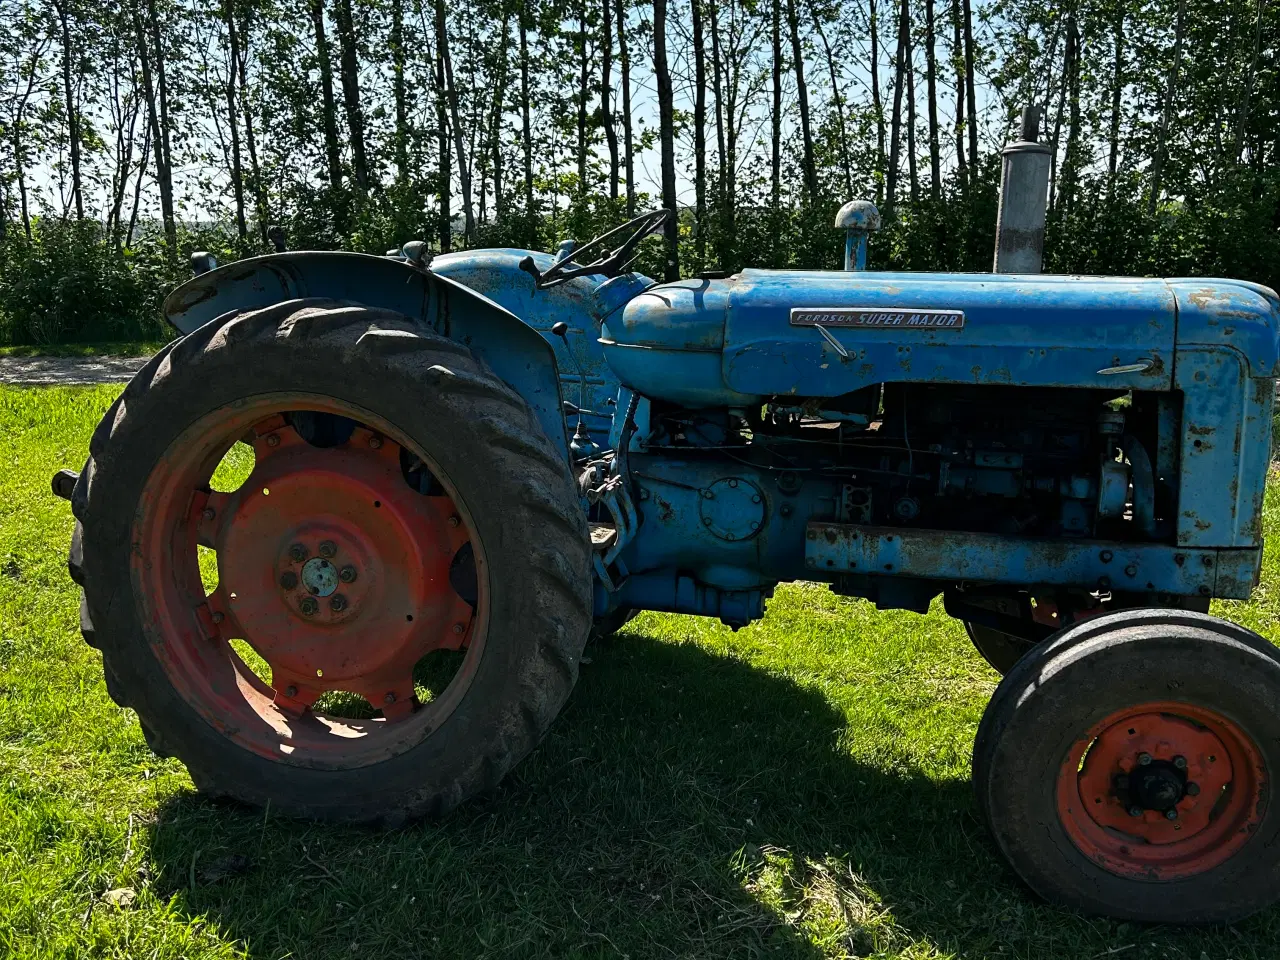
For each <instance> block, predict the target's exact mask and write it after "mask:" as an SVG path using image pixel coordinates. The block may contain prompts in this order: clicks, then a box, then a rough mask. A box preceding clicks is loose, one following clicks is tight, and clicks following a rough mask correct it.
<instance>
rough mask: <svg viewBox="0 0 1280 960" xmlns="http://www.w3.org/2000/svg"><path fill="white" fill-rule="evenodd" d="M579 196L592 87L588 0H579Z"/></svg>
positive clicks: (583, 188) (583, 190) (582, 186)
mask: <svg viewBox="0 0 1280 960" xmlns="http://www.w3.org/2000/svg"><path fill="white" fill-rule="evenodd" d="M578 3H579V7H578V151H577V161H578V196H580V197H585V196H586V195H587V95H588V91H589V90H590V87H589V86H588V83H589V81H590V75H589V73H588V69H589V68H590V66H591V64H590V63H589V62H588V51H587V7H586V0H578Z"/></svg>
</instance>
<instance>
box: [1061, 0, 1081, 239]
mask: <svg viewBox="0 0 1280 960" xmlns="http://www.w3.org/2000/svg"><path fill="white" fill-rule="evenodd" d="M1064 69H1065V70H1066V84H1067V114H1068V120H1067V152H1066V155H1065V156H1064V157H1063V158H1062V186H1061V187H1060V188H1059V195H1060V196H1061V198H1062V202H1063V206H1064V209H1065V212H1066V214H1067V216H1070V215H1071V213H1072V211H1073V209H1074V208H1075V199H1076V179H1077V176H1076V174H1077V172H1078V169H1079V166H1080V28H1079V26H1078V25H1077V23H1076V20H1075V16H1074V14H1073V15H1072V16H1071V19H1070V20H1068V21H1067V62H1066V65H1065V68H1064Z"/></svg>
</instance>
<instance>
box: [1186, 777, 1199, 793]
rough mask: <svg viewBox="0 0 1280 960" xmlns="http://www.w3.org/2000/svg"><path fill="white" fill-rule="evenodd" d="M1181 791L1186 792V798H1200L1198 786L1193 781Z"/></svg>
mask: <svg viewBox="0 0 1280 960" xmlns="http://www.w3.org/2000/svg"><path fill="white" fill-rule="evenodd" d="M1183 789H1185V790H1186V791H1187V796H1188V797H1198V796H1200V784H1198V783H1196V782H1195V781H1194V780H1193V781H1192V782H1191V783H1188V784H1187V785H1186V787H1184V788H1183Z"/></svg>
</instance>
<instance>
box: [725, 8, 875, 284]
mask: <svg viewBox="0 0 1280 960" xmlns="http://www.w3.org/2000/svg"><path fill="white" fill-rule="evenodd" d="M872 2H874V0H872ZM770 8H771V9H770V14H771V17H770V19H771V20H772V24H771V26H772V34H771V36H770V42H771V43H772V46H773V110H772V112H771V115H770V117H769V160H770V172H769V212H770V225H771V229H770V231H769V232H770V234H771V239H772V241H773V257H772V260H771V262H772V264H773V266H774V267H775V268H776V267H779V266H781V265H782V257H781V253H782V69H783V62H782V0H773V2H772V3H771V4H770ZM717 74H718V71H717ZM717 86H719V81H718V80H717ZM717 99H718V98H717ZM718 119H719V115H718V114H717V120H718ZM723 148H724V138H723V136H722V137H721V149H722V150H723Z"/></svg>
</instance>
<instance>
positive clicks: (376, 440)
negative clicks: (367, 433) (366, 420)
mask: <svg viewBox="0 0 1280 960" xmlns="http://www.w3.org/2000/svg"><path fill="white" fill-rule="evenodd" d="M369 448H370V449H371V450H380V449H382V438H381V437H379V436H376V435H375V436H372V437H370V438H369Z"/></svg>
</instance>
